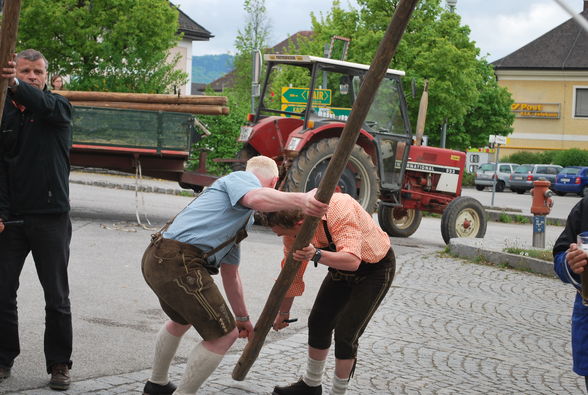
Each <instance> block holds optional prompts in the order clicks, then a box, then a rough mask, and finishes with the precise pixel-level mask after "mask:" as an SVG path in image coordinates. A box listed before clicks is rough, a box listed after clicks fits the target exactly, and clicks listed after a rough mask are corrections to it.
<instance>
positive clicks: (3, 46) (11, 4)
mask: <svg viewBox="0 0 588 395" xmlns="http://www.w3.org/2000/svg"><path fill="white" fill-rule="evenodd" d="M19 17H20V0H4V7H3V8H2V27H1V28H0V68H2V67H6V66H7V65H8V62H9V61H10V60H12V57H13V55H14V50H15V48H16V34H17V33H18V20H19ZM7 89H8V80H7V79H4V78H0V119H2V114H3V112H4V103H5V102H6V90H7Z"/></svg>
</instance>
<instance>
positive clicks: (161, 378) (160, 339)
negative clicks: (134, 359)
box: [149, 325, 182, 385]
mask: <svg viewBox="0 0 588 395" xmlns="http://www.w3.org/2000/svg"><path fill="white" fill-rule="evenodd" d="M180 340H182V337H181V336H180V337H178V336H174V335H172V334H171V333H169V332H168V331H167V329H165V325H164V326H163V327H162V328H161V330H160V331H159V333H158V334H157V339H156V340H155V355H154V357H153V370H152V371H151V378H150V379H149V381H151V382H152V383H154V384H161V385H165V384H167V383H168V382H169V376H168V371H169V365H170V364H171V361H172V359H173V358H174V355H176V351H177V349H178V345H179V344H180Z"/></svg>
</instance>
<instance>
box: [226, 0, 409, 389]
mask: <svg viewBox="0 0 588 395" xmlns="http://www.w3.org/2000/svg"><path fill="white" fill-rule="evenodd" d="M417 2H418V0H400V2H399V4H398V6H397V7H396V12H395V13H394V16H393V17H392V21H391V22H390V25H388V29H387V30H386V33H385V34H384V37H383V39H382V41H381V42H380V46H379V47H378V50H377V52H376V55H375V57H374V60H373V62H372V65H371V67H370V69H369V71H368V73H367V74H366V77H365V79H364V82H363V84H362V86H361V89H360V91H359V93H358V96H357V99H356V100H355V103H354V104H353V108H352V111H351V114H350V115H349V119H348V120H347V123H346V124H345V128H344V129H343V132H342V134H341V137H340V140H339V144H338V145H337V149H336V150H335V153H334V154H333V157H332V158H331V160H330V161H329V165H328V167H327V170H326V172H325V176H324V177H323V178H322V180H321V183H320V185H319V188H318V191H317V193H316V198H317V199H318V200H319V201H321V202H325V203H326V202H329V200H330V199H331V196H332V195H333V192H334V190H335V187H336V186H337V182H338V180H339V178H340V177H341V173H343V170H344V168H345V166H346V165H347V161H348V160H349V156H350V155H351V151H352V150H353V147H354V145H355V142H356V141H357V137H358V136H359V133H360V130H361V126H362V125H363V122H364V121H365V118H366V116H367V113H368V111H369V109H370V106H371V104H372V102H373V100H374V95H375V92H376V91H377V89H378V87H379V85H380V82H381V81H382V79H383V78H384V75H385V74H386V70H387V69H388V65H389V64H390V62H391V61H392V57H393V56H394V53H395V52H396V47H397V45H398V42H399V41H400V39H401V38H402V33H403V32H404V30H405V29H406V25H407V24H408V21H409V19H410V15H411V14H412V12H413V10H414V8H415V7H416V4H417ZM319 220H320V218H317V217H310V216H307V217H306V218H305V219H304V222H303V223H302V226H301V228H300V232H299V233H298V236H297V237H296V240H295V241H294V246H293V247H292V250H293V251H295V250H299V249H301V248H303V247H306V246H307V245H308V243H309V242H310V240H311V239H312V237H313V236H314V232H315V230H316V226H317V224H318V222H319ZM299 267H300V262H297V261H295V260H294V259H293V257H292V252H290V254H289V255H288V259H287V260H286V264H285V265H284V267H283V268H282V271H281V272H280V275H279V276H278V279H277V280H276V282H275V284H274V286H273V288H272V290H271V292H270V295H269V297H268V299H267V302H266V304H265V306H264V308H263V311H262V312H261V316H260V317H259V320H258V321H257V324H256V325H255V329H254V333H253V339H252V340H251V341H249V342H248V343H247V345H246V346H245V349H244V350H243V354H241V357H240V358H239V361H238V362H237V365H235V368H234V369H233V375H232V376H233V379H235V380H239V381H241V380H244V379H245V376H246V375H247V372H248V371H249V369H250V368H251V365H253V363H254V362H255V360H256V359H257V356H258V355H259V352H260V351H261V347H262V346H263V342H264V340H265V337H266V336H267V333H268V332H269V330H270V328H271V326H272V323H273V321H274V319H275V317H276V315H277V314H278V310H279V308H280V304H281V303H282V300H283V299H284V296H285V295H286V291H287V290H288V288H289V287H290V285H291V284H292V281H293V280H294V276H295V274H296V272H297V271H298V268H299Z"/></svg>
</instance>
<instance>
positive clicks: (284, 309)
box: [273, 297, 294, 331]
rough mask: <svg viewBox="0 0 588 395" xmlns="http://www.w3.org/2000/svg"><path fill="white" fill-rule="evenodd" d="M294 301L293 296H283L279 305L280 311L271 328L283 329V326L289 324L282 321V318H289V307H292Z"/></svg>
mask: <svg viewBox="0 0 588 395" xmlns="http://www.w3.org/2000/svg"><path fill="white" fill-rule="evenodd" d="M293 303H294V298H293V297H292V298H284V300H283V301H282V304H281V305H280V311H279V312H278V315H277V316H276V318H275V320H274V325H273V328H274V330H276V331H279V330H280V329H284V328H285V327H287V326H289V325H290V324H289V323H287V322H284V320H288V319H290V309H291V308H292V304H293Z"/></svg>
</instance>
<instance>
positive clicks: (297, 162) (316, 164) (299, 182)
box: [284, 138, 379, 214]
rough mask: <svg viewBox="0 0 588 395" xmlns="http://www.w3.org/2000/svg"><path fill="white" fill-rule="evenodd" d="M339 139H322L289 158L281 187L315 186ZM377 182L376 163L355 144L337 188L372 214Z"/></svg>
mask: <svg viewBox="0 0 588 395" xmlns="http://www.w3.org/2000/svg"><path fill="white" fill-rule="evenodd" d="M338 142H339V139H338V138H328V139H323V140H320V141H318V142H316V143H314V144H311V145H309V146H308V147H307V148H306V149H304V151H302V152H301V153H300V155H298V157H297V158H296V159H294V161H293V162H292V167H291V168H290V171H289V172H288V174H287V175H286V179H285V182H284V190H286V191H290V192H306V191H310V190H311V189H313V188H317V187H318V186H319V183H320V181H321V179H322V178H323V176H324V175H325V171H326V170H327V165H328V164H329V161H330V160H331V157H332V156H333V154H334V153H335V149H336V148H337V143H338ZM378 184H379V182H378V175H377V172H376V166H375V165H374V163H373V162H372V158H371V157H370V156H369V155H368V154H367V153H366V152H365V151H364V150H363V148H361V147H360V146H359V145H355V146H354V147H353V150H352V151H351V156H350V157H349V162H348V163H347V167H346V168H345V170H343V174H341V178H339V182H338V183H337V189H336V191H337V192H343V193H347V194H349V195H351V196H352V197H353V198H355V199H356V200H357V201H358V202H359V203H360V204H361V206H362V207H363V208H364V209H365V210H366V211H367V212H368V213H370V214H371V213H373V212H374V209H375V206H376V200H377V199H378Z"/></svg>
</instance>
